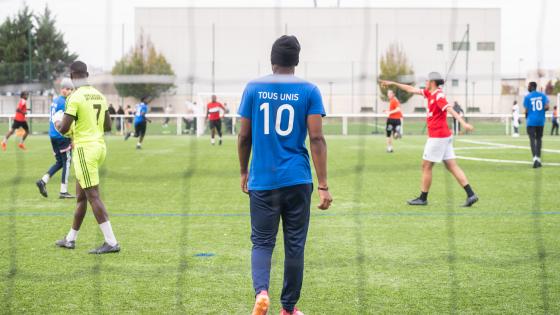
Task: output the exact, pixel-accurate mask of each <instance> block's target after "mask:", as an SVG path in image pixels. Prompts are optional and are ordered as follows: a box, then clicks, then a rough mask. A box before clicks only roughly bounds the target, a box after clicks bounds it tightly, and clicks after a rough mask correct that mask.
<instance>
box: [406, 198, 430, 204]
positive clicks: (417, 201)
mask: <svg viewBox="0 0 560 315" xmlns="http://www.w3.org/2000/svg"><path fill="white" fill-rule="evenodd" d="M407 202H408V204H409V205H411V206H427V205H428V200H424V199H422V198H420V197H418V198H416V199H412V200H409V201H407Z"/></svg>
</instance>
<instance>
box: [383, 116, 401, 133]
mask: <svg viewBox="0 0 560 315" xmlns="http://www.w3.org/2000/svg"><path fill="white" fill-rule="evenodd" d="M400 129H401V120H400V119H392V118H389V119H387V125H385V131H387V137H390V136H391V133H395V132H398V131H400Z"/></svg>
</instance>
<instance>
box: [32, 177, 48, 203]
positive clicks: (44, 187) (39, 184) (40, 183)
mask: <svg viewBox="0 0 560 315" xmlns="http://www.w3.org/2000/svg"><path fill="white" fill-rule="evenodd" d="M35 185H37V188H39V193H40V194H41V195H42V196H43V197H45V198H47V197H48V196H49V195H48V194H47V184H45V182H44V181H43V180H42V179H39V180H38V181H36V182H35Z"/></svg>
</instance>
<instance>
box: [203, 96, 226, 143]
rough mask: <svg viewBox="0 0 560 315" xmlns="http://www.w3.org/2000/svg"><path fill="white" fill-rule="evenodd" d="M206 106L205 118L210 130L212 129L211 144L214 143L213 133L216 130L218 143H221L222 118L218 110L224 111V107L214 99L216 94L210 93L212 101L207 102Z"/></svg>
mask: <svg viewBox="0 0 560 315" xmlns="http://www.w3.org/2000/svg"><path fill="white" fill-rule="evenodd" d="M206 108H207V109H206V119H208V121H209V124H210V130H211V131H212V139H211V140H210V142H211V143H212V145H214V144H215V143H216V141H215V140H214V135H215V133H216V131H217V132H218V137H220V139H219V144H220V145H222V118H221V117H220V116H221V113H220V110H223V111H224V112H225V111H226V108H225V107H224V105H222V103H218V101H217V100H216V95H212V102H210V103H208V105H206Z"/></svg>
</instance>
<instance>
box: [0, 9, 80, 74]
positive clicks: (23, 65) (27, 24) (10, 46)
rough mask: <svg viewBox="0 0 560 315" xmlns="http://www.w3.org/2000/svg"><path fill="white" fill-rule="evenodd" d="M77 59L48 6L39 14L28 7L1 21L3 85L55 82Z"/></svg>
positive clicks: (0, 62)
mask: <svg viewBox="0 0 560 315" xmlns="http://www.w3.org/2000/svg"><path fill="white" fill-rule="evenodd" d="M75 59H76V55H74V54H70V53H68V48H67V44H66V43H65V42H64V39H63V36H62V34H61V33H60V32H59V31H57V29H56V27H55V23H54V20H53V18H52V15H51V12H50V10H49V9H48V8H47V7H45V11H44V12H43V14H42V15H40V16H38V17H36V16H35V15H34V14H33V12H32V11H31V10H30V9H29V7H28V6H24V7H23V8H22V9H21V10H20V11H19V12H18V13H17V14H16V16H14V17H13V18H12V17H8V18H6V20H4V22H3V23H2V24H0V85H2V84H19V83H24V82H49V83H52V81H53V79H54V78H55V77H57V76H58V75H60V74H61V73H62V72H64V70H65V68H66V67H67V65H68V64H69V63H70V62H72V61H74V60H75Z"/></svg>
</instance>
